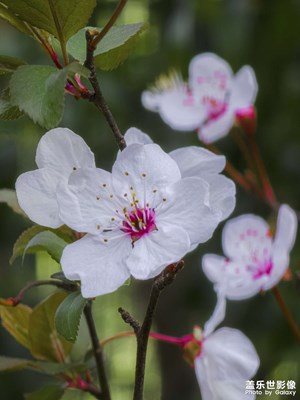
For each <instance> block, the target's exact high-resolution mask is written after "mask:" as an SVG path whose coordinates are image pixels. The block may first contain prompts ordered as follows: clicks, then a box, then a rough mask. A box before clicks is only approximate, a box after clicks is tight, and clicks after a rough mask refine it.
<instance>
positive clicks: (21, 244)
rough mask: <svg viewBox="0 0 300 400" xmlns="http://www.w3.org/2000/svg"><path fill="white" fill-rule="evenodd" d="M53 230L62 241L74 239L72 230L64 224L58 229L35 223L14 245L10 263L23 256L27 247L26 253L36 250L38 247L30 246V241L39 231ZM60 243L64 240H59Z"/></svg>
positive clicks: (66, 241)
mask: <svg viewBox="0 0 300 400" xmlns="http://www.w3.org/2000/svg"><path fill="white" fill-rule="evenodd" d="M45 231H47V232H53V233H54V234H55V235H56V236H57V237H59V238H60V239H61V240H62V241H64V242H65V245H66V244H68V243H71V242H72V241H73V239H72V231H71V230H70V229H69V228H68V227H66V226H65V225H63V226H62V227H60V228H58V229H51V228H47V227H45V226H40V225H34V226H31V227H30V228H28V229H26V231H24V232H23V233H22V234H21V235H20V236H19V238H18V239H17V240H16V242H15V244H14V247H13V254H12V256H11V258H10V260H9V263H10V264H13V262H14V261H15V259H16V258H17V257H19V256H23V254H24V252H25V249H26V247H27V250H26V253H27V254H32V253H35V252H36V249H35V248H34V247H30V246H29V247H28V243H29V242H30V241H31V240H32V239H33V238H34V237H35V236H37V235H38V234H39V233H41V232H45ZM59 243H60V244H61V246H62V242H60V241H59Z"/></svg>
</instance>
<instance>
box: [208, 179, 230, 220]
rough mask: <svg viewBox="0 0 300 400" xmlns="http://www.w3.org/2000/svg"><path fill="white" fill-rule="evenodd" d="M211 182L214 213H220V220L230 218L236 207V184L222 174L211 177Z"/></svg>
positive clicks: (211, 199) (211, 203)
mask: <svg viewBox="0 0 300 400" xmlns="http://www.w3.org/2000/svg"><path fill="white" fill-rule="evenodd" d="M208 183H209V193H210V197H209V202H210V205H211V208H212V210H213V212H214V213H216V214H219V216H220V221H223V220H224V219H226V218H228V217H229V215H230V214H231V213H232V211H233V210H234V207H235V193H236V189H235V184H234V183H233V182H232V180H230V179H228V178H226V177H225V176H222V175H217V176H214V177H211V179H209V180H208Z"/></svg>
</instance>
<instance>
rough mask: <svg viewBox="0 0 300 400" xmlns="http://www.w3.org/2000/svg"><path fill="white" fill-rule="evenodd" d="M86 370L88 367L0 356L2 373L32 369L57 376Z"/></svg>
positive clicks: (0, 370)
mask: <svg viewBox="0 0 300 400" xmlns="http://www.w3.org/2000/svg"><path fill="white" fill-rule="evenodd" d="M84 368H86V367H85V366H84V365H83V364H58V363H50V362H44V361H34V360H26V359H23V358H13V357H6V356H0V372H4V371H17V370H21V369H30V370H33V371H37V372H41V373H44V374H47V375H57V374H61V373H66V372H69V371H78V372H80V371H84Z"/></svg>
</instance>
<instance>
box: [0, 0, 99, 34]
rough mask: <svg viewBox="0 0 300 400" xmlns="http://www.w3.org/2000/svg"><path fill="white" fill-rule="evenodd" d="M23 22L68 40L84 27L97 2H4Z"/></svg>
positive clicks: (64, 0) (74, 0)
mask: <svg viewBox="0 0 300 400" xmlns="http://www.w3.org/2000/svg"><path fill="white" fill-rule="evenodd" d="M2 3H4V4H6V5H7V6H8V8H9V9H10V10H11V11H12V12H13V13H14V14H17V15H18V16H19V18H20V19H22V20H23V21H26V22H29V23H30V24H31V25H33V26H36V27H38V28H41V29H43V30H45V31H46V32H49V33H51V34H52V35H54V36H55V37H56V38H57V39H61V36H63V38H64V39H63V40H65V41H66V40H67V39H68V38H69V37H71V36H72V35H73V34H74V33H75V32H77V31H78V30H79V29H81V28H82V27H84V26H85V25H86V23H87V21H88V20H89V18H90V16H91V14H92V11H93V9H94V8H95V6H96V0H72V1H70V0H43V1H41V0H2Z"/></svg>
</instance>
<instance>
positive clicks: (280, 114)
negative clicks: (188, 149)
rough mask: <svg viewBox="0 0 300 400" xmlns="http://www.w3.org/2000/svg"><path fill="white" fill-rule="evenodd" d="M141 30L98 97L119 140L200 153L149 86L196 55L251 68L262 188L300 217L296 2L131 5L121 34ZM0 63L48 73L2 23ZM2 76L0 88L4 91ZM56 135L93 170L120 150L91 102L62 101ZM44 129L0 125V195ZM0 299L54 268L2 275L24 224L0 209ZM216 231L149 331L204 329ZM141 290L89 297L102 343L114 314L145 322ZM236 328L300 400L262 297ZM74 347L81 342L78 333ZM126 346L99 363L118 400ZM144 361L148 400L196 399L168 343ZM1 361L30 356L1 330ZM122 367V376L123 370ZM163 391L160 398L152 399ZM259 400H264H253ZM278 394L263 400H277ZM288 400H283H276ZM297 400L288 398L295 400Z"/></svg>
mask: <svg viewBox="0 0 300 400" xmlns="http://www.w3.org/2000/svg"><path fill="white" fill-rule="evenodd" d="M115 6H116V2H115V1H109V0H105V1H104V0H102V1H99V2H98V8H97V10H96V13H95V15H94V16H93V18H92V20H91V21H90V25H94V26H103V24H104V23H105V22H106V21H107V19H108V18H109V16H110V14H111V13H112V11H113V10H114V8H115ZM140 21H145V22H146V21H147V22H149V24H150V27H149V29H148V31H147V32H146V33H145V34H144V35H143V37H142V39H141V40H140V42H139V43H138V45H137V47H136V49H135V51H134V53H133V55H132V56H131V57H130V58H129V59H128V60H127V61H126V62H125V63H124V64H123V65H122V66H121V67H119V68H118V69H117V70H116V71H112V72H101V73H99V79H100V82H101V85H102V89H103V92H104V94H105V97H106V99H107V102H108V103H109V105H110V107H111V109H112V111H113V113H114V115H115V117H116V119H117V121H118V123H119V126H120V128H121V129H122V131H124V132H125V131H126V129H127V128H129V127H131V126H136V127H138V128H140V129H142V130H143V131H145V132H147V133H148V134H149V135H151V137H152V138H153V139H154V140H155V141H156V142H157V143H159V144H160V145H161V146H162V147H163V148H164V149H165V150H166V151H170V150H172V149H175V148H177V147H182V146H187V145H201V144H200V142H199V141H198V140H197V136H196V134H195V133H192V132H191V133H180V132H175V131H172V130H171V129H170V128H169V127H168V126H167V125H165V124H164V123H163V122H162V120H161V119H160V117H159V116H158V115H157V114H153V113H150V112H148V111H146V110H144V109H143V108H142V106H141V102H140V95H141V92H142V91H143V90H144V89H145V88H146V87H147V85H149V84H151V83H152V82H153V81H154V80H155V78H156V77H157V76H158V75H159V74H161V73H164V72H167V71H168V70H169V68H171V67H175V68H178V69H180V70H181V71H182V73H183V76H184V77H187V69H188V65H189V61H190V59H191V58H192V57H193V56H194V55H196V54H198V53H201V52H204V51H211V52H214V53H217V54H218V55H219V56H221V57H222V58H224V59H225V60H227V61H228V62H229V64H231V66H232V68H233V70H234V71H235V72H236V71H237V70H238V69H239V68H241V67H242V66H243V65H245V64H249V65H251V66H252V67H253V68H254V70H255V72H256V76H257V80H258V83H259V93H258V98H257V101H256V106H257V110H258V132H257V135H258V139H257V140H258V143H259V146H260V148H261V152H262V154H263V158H264V160H265V163H266V165H267V168H268V171H269V174H270V177H271V181H272V183H273V185H274V187H275V191H276V194H277V196H278V198H279V200H280V201H281V202H284V203H288V204H290V205H291V206H292V207H294V208H295V209H297V210H299V209H300V184H299V180H300V128H299V127H300V1H299V0H285V1H282V0H226V1H225V0H128V4H127V6H126V7H125V10H124V12H123V14H122V16H121V17H120V19H119V20H118V23H119V24H123V23H133V22H140ZM0 38H1V39H0V53H1V54H6V55H11V56H17V57H21V58H24V59H25V60H26V61H27V62H28V63H32V64H48V63H50V62H49V61H48V59H47V58H46V56H45V55H44V53H43V52H42V50H41V49H39V48H38V46H37V45H35V44H34V43H33V41H32V40H31V39H30V38H27V37H23V36H22V35H21V34H20V33H19V32H17V31H16V30H14V29H13V28H11V27H10V26H9V25H7V24H6V23H4V22H0ZM6 79H7V78H5V77H1V81H0V84H1V87H4V85H5V82H6ZM61 126H65V127H68V128H70V129H72V130H74V131H75V132H76V133H78V134H80V135H81V136H83V137H84V139H85V140H86V142H87V143H88V144H89V145H90V147H91V148H92V150H93V151H94V153H95V154H96V159H97V165H98V166H99V167H101V168H105V169H108V170H110V168H111V166H112V164H113V161H114V159H115V155H116V152H117V148H116V145H115V143H114V139H113V136H112V134H111V132H110V131H109V128H108V126H107V124H106V122H105V120H104V119H103V117H102V116H101V115H100V113H99V112H98V111H97V110H96V108H93V107H92V105H91V104H88V103H87V102H83V101H75V100H74V99H73V98H70V97H69V98H67V101H66V108H65V115H64V118H63V121H62V122H61ZM44 132H45V130H44V129H42V128H40V127H38V126H35V125H34V124H33V122H31V121H30V120H29V119H28V118H27V117H23V118H22V119H20V120H18V121H16V122H1V123H0V186H1V187H5V188H14V182H15V180H16V178H17V176H18V175H19V174H20V173H22V172H24V171H28V170H32V169H35V163H34V157H35V150H36V145H37V143H38V140H39V138H40V137H41V135H42V134H43V133H44ZM217 144H218V146H219V147H220V148H221V149H222V151H223V152H224V154H226V156H228V158H229V159H230V160H231V161H232V162H233V163H235V165H237V166H238V167H239V168H241V169H243V167H244V162H243V159H242V157H241V156H240V153H239V151H238V149H237V147H236V145H235V143H234V142H233V141H232V140H231V138H225V139H223V140H221V141H219V142H218V143H217ZM241 213H256V214H258V215H261V216H263V217H265V218H269V217H270V216H271V214H270V209H269V208H268V207H267V206H265V205H264V204H262V203H260V202H259V201H258V200H257V199H256V198H255V197H254V196H252V195H249V194H245V193H244V192H243V191H242V190H241V189H240V188H237V206H236V209H235V211H234V213H233V216H236V215H239V214H241ZM0 221H1V223H0V272H1V275H0V297H9V296H14V295H15V294H16V293H17V292H18V291H19V290H20V289H21V288H22V287H23V286H24V284H25V283H26V282H27V281H28V280H32V279H34V278H35V277H39V278H40V277H47V276H48V275H49V273H51V272H55V271H56V270H58V266H57V265H53V262H51V261H50V260H49V258H48V257H46V256H45V255H43V254H40V255H39V256H38V257H37V262H36V260H35V258H34V257H31V256H27V257H26V258H25V261H24V264H23V265H22V263H21V261H20V260H18V261H16V262H15V264H14V266H13V267H11V266H9V262H8V260H9V257H10V255H11V252H12V246H13V244H14V241H15V240H16V239H17V237H18V236H19V234H20V233H21V232H22V231H23V230H24V229H25V228H26V227H28V226H30V223H29V221H25V220H24V219H22V217H20V216H18V215H16V214H13V212H12V211H11V210H10V209H9V208H8V207H7V206H6V205H4V204H0ZM222 225H223V224H221V225H220V227H219V228H218V229H217V230H216V232H215V234H214V237H213V239H212V240H210V241H209V242H208V243H206V244H204V245H201V246H199V247H198V249H197V250H196V251H194V252H193V253H192V254H191V255H189V256H187V257H186V267H185V269H184V271H183V272H181V273H180V276H178V279H177V280H176V281H175V283H174V284H173V285H172V286H171V287H169V288H168V289H167V290H165V292H164V293H163V294H162V296H161V300H160V303H159V306H158V310H157V314H156V319H155V330H157V331H159V332H161V333H165V334H170V335H175V336H180V335H184V334H186V333H190V332H191V330H192V328H193V326H194V324H199V325H201V324H202V325H203V324H204V322H205V321H206V320H207V319H208V318H209V316H210V315H211V312H212V310H213V308H214V305H215V295H214V292H213V289H212V285H211V284H210V282H209V281H208V280H207V279H206V278H205V276H204V275H203V273H202V271H201V258H202V255H203V254H205V253H207V252H215V253H219V254H221V247H220V243H221V240H220V238H221V230H222ZM299 260H300V251H299V240H297V242H296V245H295V247H294V249H293V252H292V257H291V268H292V271H293V281H292V282H282V283H281V284H280V289H281V291H282V293H283V295H284V297H285V299H286V301H287V303H288V305H289V307H290V309H291V310H292V312H293V314H294V315H295V318H296V319H297V320H298V323H299V324H300V315H299V303H300V298H299V295H300V291H299V285H298V289H297V282H296V273H297V270H298V271H299ZM149 289H150V283H149V282H136V281H132V283H131V285H130V286H124V287H122V288H121V289H120V290H119V291H118V292H117V293H114V294H112V295H107V296H103V297H101V298H99V299H97V303H96V307H95V315H96V318H97V321H98V327H99V335H100V337H101V338H104V337H106V336H109V335H111V334H113V333H115V332H117V331H120V330H127V327H126V326H125V325H124V323H123V322H122V321H121V320H120V318H119V316H118V313H117V308H118V307H119V306H122V307H124V308H127V309H129V310H130V311H132V313H133V314H134V315H135V316H137V317H138V318H142V316H143V313H144V310H145V306H146V304H147V298H148V291H149ZM45 294H46V291H45V290H33V291H32V292H31V293H30V294H29V295H28V296H27V297H26V300H27V302H28V304H30V305H34V304H36V303H37V301H38V300H40V299H42V298H44V296H45ZM222 325H224V326H229V327H233V328H237V329H240V330H242V331H243V332H244V333H245V334H246V335H247V336H248V337H249V338H250V339H251V340H252V341H253V343H254V345H255V347H256V349H257V352H258V354H259V355H260V358H261V367H260V370H259V372H258V374H257V376H256V379H257V380H263V379H264V380H267V379H275V380H276V379H280V380H291V379H292V380H295V381H296V382H297V384H298V386H299V387H298V398H299V399H300V379H299V375H300V369H299V359H300V351H299V345H298V344H297V343H296V341H295V339H294V337H293V335H292V333H291V332H290V330H289V327H288V325H287V323H286V321H285V320H284V319H283V317H282V315H281V312H280V310H279V309H278V306H277V304H276V302H275V299H274V298H273V297H272V294H271V293H270V292H268V293H266V294H265V295H263V296H256V297H255V298H252V299H249V300H246V301H241V302H230V303H229V305H228V311H227V316H226V319H225V321H224V323H223V324H222ZM82 337H83V338H82V343H85V345H87V344H86V338H84V334H83V335H82ZM134 349H135V344H134V339H132V338H128V339H122V340H120V341H118V342H115V343H112V344H109V345H107V358H110V359H111V360H112V361H113V362H112V363H111V365H110V368H109V372H110V375H111V382H112V386H113V391H114V393H115V397H114V399H115V400H127V399H128V400H129V399H131V395H130V393H131V389H132V382H133V370H134V365H133V364H134ZM150 350H151V351H150V352H149V358H148V373H147V376H146V381H147V390H146V398H148V399H149V398H152V399H155V400H156V399H162V400H196V399H200V398H201V396H200V392H199V388H198V385H197V382H196V378H195V375H194V371H193V370H192V369H191V368H190V367H189V366H188V365H187V364H186V363H185V362H184V360H183V358H182V355H181V352H180V351H179V350H178V349H177V348H175V347H172V346H170V345H168V344H158V345H157V344H155V345H152V347H151V349H150ZM0 354H3V355H8V356H15V357H27V356H28V354H27V351H25V350H24V349H22V348H21V346H20V345H18V344H17V343H16V342H15V341H14V340H13V339H11V338H10V337H9V335H8V334H7V333H6V332H5V331H4V330H3V329H2V328H1V329H0ZM129 366H131V367H129ZM46 381H48V378H44V377H43V376H41V375H37V374H34V373H30V372H18V373H14V374H1V375H0V398H1V400H20V399H23V393H25V392H31V391H34V390H35V389H38V388H39V387H41V386H42V385H43V384H44V382H46ZM160 387H161V394H160ZM259 398H260V399H263V397H262V396H261V397H259ZM277 398H280V397H276V396H275V395H274V396H273V397H272V399H277ZM282 398H286V397H282ZM295 398H297V397H295Z"/></svg>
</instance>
